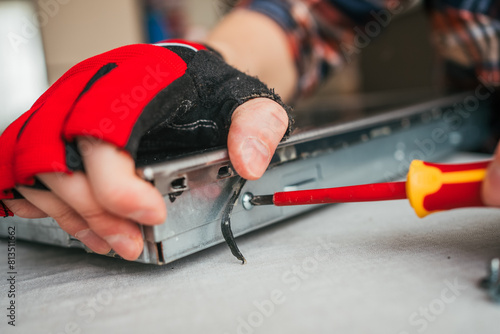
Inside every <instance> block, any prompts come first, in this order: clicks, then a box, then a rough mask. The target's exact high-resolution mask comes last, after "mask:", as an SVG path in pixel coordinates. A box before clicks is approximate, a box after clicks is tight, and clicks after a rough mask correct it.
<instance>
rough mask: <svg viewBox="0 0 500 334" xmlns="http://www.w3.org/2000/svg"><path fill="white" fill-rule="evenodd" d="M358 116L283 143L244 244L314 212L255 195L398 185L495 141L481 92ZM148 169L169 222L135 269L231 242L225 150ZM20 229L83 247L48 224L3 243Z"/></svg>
mask: <svg viewBox="0 0 500 334" xmlns="http://www.w3.org/2000/svg"><path fill="white" fill-rule="evenodd" d="M472 98H473V101H474V102H477V103H475V104H474V105H472V104H471V103H470V102H469V101H470V100H471V99H472ZM354 109H355V110H352V109H349V108H347V109H346V110H335V109H331V110H330V112H329V113H327V115H329V117H331V118H332V119H333V122H330V121H329V120H325V119H323V118H319V119H318V121H319V123H321V124H322V126H320V127H310V126H309V125H308V124H305V125H304V123H307V122H304V123H303V124H302V125H299V131H296V132H295V133H294V134H293V135H292V136H291V137H290V138H289V139H288V140H286V141H285V142H283V143H281V144H280V145H279V147H278V149H277V150H276V153H275V155H274V157H273V159H272V161H271V164H270V166H269V168H268V170H267V171H266V173H265V174H264V176H263V177H262V178H261V179H259V180H257V181H249V182H246V183H245V185H244V186H243V189H241V195H240V196H239V199H238V200H237V202H236V204H235V206H234V208H233V211H232V215H231V220H232V231H233V233H234V235H235V236H236V237H237V236H240V235H242V234H245V233H248V232H250V231H253V230H256V229H259V228H262V227H264V226H266V225H269V224H272V223H275V222H278V221H280V220H283V219H286V218H288V217H292V216H294V215H297V214H299V213H303V212H305V211H307V210H311V209H312V208H314V207H316V206H311V205H303V206H293V207H276V206H265V207H259V208H258V209H257V208H253V207H252V206H251V205H248V201H242V197H244V196H248V194H267V193H272V192H274V191H277V190H283V191H288V190H301V189H311V188H320V187H322V188H326V187H338V186H345V185H351V184H361V183H370V182H381V181H389V180H393V179H398V178H402V177H404V176H405V175H406V173H407V171H408V167H409V164H410V162H411V161H412V160H414V159H421V160H426V161H436V160H438V159H440V158H443V157H445V156H447V155H449V154H451V153H453V152H455V151H457V150H464V149H474V148H477V147H478V145H480V143H482V142H483V141H484V139H485V138H486V136H487V135H488V130H487V129H488V128H489V127H488V124H489V104H488V102H487V101H480V100H479V99H478V98H477V97H475V95H474V93H470V94H467V93H465V94H460V95H453V96H447V97H440V98H434V99H430V100H428V101H426V102H423V103H416V104H413V105H409V106H404V107H401V106H400V107H391V108H389V107H382V108H358V107H356V108H354ZM325 114H326V113H325ZM307 117H308V116H307ZM298 119H299V121H300V119H301V117H300V116H299V117H298ZM309 119H310V118H309ZM143 163H145V165H144V166H143V167H140V168H139V169H138V173H139V174H140V175H141V176H142V177H143V178H144V179H146V180H148V181H150V182H152V183H153V184H154V185H155V187H156V188H157V189H158V190H159V191H160V192H161V193H162V194H163V196H164V199H165V203H166V205H167V210H168V218H167V220H166V222H165V223H164V224H162V225H158V226H153V227H146V226H143V227H142V231H143V235H144V250H143V253H142V254H141V256H140V257H139V259H138V260H137V261H139V262H144V263H151V264H165V263H169V262H172V261H174V260H176V259H179V258H182V257H184V256H187V255H189V254H192V253H195V252H198V251H201V250H203V249H206V248H208V247H211V246H213V245H216V244H219V243H221V242H224V239H223V236H222V233H221V218H222V216H223V212H224V209H225V206H226V204H227V203H228V201H229V199H230V198H231V196H232V195H233V193H234V192H233V186H234V185H235V184H236V182H238V180H239V179H240V177H239V176H238V175H237V174H236V172H235V170H234V169H233V167H232V166H231V163H230V161H229V157H228V154H227V151H226V150H225V149H224V148H220V149H214V150H210V151H204V152H197V153H193V154H189V155H185V156H176V157H162V158H160V157H149V158H147V159H144V161H143ZM243 203H246V204H245V206H244V205H243ZM12 225H16V226H17V227H16V232H17V238H19V239H24V240H31V241H37V242H44V243H49V244H54V245H59V246H64V247H82V248H85V247H84V245H83V244H81V243H80V242H79V241H78V240H76V239H74V238H73V237H71V236H70V235H68V234H67V233H66V232H64V231H63V230H61V229H60V228H59V227H58V225H57V223H56V222H55V221H54V220H52V219H50V218H44V219H32V220H28V219H21V218H18V217H13V218H7V219H0V235H2V236H7V229H8V226H12ZM110 255H112V254H110ZM228 260H229V261H231V260H232V257H231V256H230V254H229V253H228Z"/></svg>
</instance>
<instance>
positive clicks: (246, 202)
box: [241, 193, 253, 210]
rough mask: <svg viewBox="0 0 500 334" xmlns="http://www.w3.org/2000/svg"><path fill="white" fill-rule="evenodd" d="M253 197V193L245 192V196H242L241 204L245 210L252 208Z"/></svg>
mask: <svg viewBox="0 0 500 334" xmlns="http://www.w3.org/2000/svg"><path fill="white" fill-rule="evenodd" d="M252 198H253V194H252V193H244V194H243V196H242V197H241V204H242V205H243V208H244V209H245V210H252V208H253V204H252V202H251V200H252Z"/></svg>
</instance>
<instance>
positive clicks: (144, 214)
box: [128, 210, 165, 224]
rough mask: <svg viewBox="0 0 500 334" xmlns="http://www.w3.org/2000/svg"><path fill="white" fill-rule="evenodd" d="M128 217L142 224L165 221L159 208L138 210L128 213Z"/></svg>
mask: <svg viewBox="0 0 500 334" xmlns="http://www.w3.org/2000/svg"><path fill="white" fill-rule="evenodd" d="M128 218H129V219H131V220H133V221H135V222H139V223H143V224H159V223H163V222H164V221H165V217H164V215H163V214H162V213H161V212H160V210H139V211H136V212H132V213H131V214H129V215H128Z"/></svg>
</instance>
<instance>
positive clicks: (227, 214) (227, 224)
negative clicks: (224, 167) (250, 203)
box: [221, 178, 247, 264]
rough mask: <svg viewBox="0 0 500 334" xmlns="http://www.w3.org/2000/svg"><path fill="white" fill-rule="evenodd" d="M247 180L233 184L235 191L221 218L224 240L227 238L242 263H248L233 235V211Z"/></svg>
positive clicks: (228, 243) (231, 248) (234, 253)
mask: <svg viewBox="0 0 500 334" xmlns="http://www.w3.org/2000/svg"><path fill="white" fill-rule="evenodd" d="M245 182H246V180H245V179H243V178H241V179H240V180H238V181H237V182H236V184H235V185H234V186H233V188H234V193H233V195H232V196H231V198H230V199H229V201H228V203H227V205H226V208H225V209H224V212H223V213H222V220H221V230H222V235H223V236H224V240H226V243H227V245H228V246H229V249H230V250H231V253H233V255H234V256H235V257H236V258H237V259H238V260H240V261H241V264H245V263H247V260H246V259H245V257H244V256H243V254H242V253H241V252H240V249H239V248H238V245H237V244H236V241H235V240H234V236H233V231H232V230H231V213H232V212H233V208H234V205H235V204H236V203H237V202H238V198H239V197H240V193H241V189H243V186H244V185H245Z"/></svg>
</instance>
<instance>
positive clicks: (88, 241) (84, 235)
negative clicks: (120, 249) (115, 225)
mask: <svg viewBox="0 0 500 334" xmlns="http://www.w3.org/2000/svg"><path fill="white" fill-rule="evenodd" d="M75 238H77V239H78V240H80V241H81V242H83V243H84V244H85V245H86V246H87V247H88V248H90V249H91V250H92V251H94V252H96V253H98V254H107V253H109V251H110V250H111V247H109V245H108V243H107V242H106V241H104V240H103V239H101V238H100V237H99V236H98V235H97V234H95V233H94V232H92V231H91V230H90V229H86V230H81V231H79V232H77V233H75Z"/></svg>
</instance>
